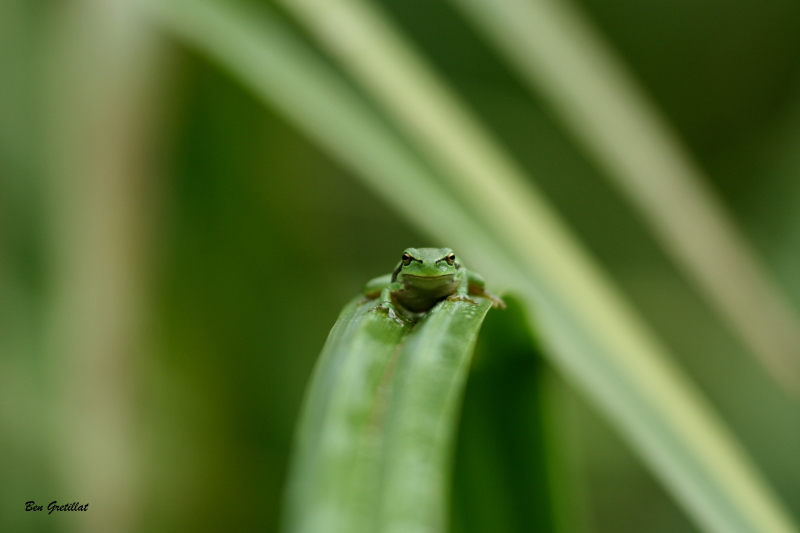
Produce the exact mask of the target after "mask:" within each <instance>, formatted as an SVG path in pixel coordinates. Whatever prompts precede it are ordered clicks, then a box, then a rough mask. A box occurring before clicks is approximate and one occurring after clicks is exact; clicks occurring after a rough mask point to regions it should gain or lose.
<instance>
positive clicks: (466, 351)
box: [284, 300, 491, 533]
mask: <svg viewBox="0 0 800 533" xmlns="http://www.w3.org/2000/svg"><path fill="white" fill-rule="evenodd" d="M376 303H377V302H376V301H373V302H371V303H368V304H363V305H360V304H359V303H358V302H357V301H355V302H352V303H351V304H349V305H348V306H347V307H346V308H345V310H344V311H343V312H342V314H341V315H340V317H339V319H338V320H337V322H336V324H335V325H334V327H333V329H332V330H331V334H330V336H329V337H328V341H327V342H326V344H325V347H324V348H323V350H322V353H321V355H320V359H319V361H318V365H317V368H316V369H315V372H314V376H313V379H312V382H311V385H310V387H309V390H308V393H307V397H306V402H305V406H304V408H303V414H302V416H301V420H300V423H299V426H298V433H297V442H296V446H295V457H294V461H293V466H292V471H291V473H290V481H289V488H288V492H287V500H286V510H285V511H286V514H285V522H284V531H286V532H287V533H306V532H308V533H311V532H316V531H326V532H332V533H335V532H342V533H344V532H347V533H358V532H365V533H367V532H369V533H373V532H375V531H384V532H391V531H398V532H399V531H404V532H405V531H416V530H423V529H424V530H425V531H431V530H432V531H444V530H445V522H446V509H447V501H446V497H445V494H446V491H447V489H448V482H447V480H448V479H449V476H448V474H449V470H448V466H449V457H450V455H451V449H452V444H453V433H454V431H455V427H456V423H457V416H458V412H459V403H460V399H461V394H462V392H463V388H464V382H465V380H466V375H467V371H468V368H469V361H470V358H471V355H472V350H473V347H474V344H475V340H476V338H477V334H478V329H479V328H480V325H481V323H482V321H483V318H484V316H485V315H486V312H487V311H488V309H489V307H491V303H490V302H488V301H486V300H481V301H480V303H479V304H478V305H475V304H472V303H467V302H443V303H441V304H439V305H437V306H436V307H435V308H434V309H433V310H431V311H430V312H429V313H428V314H427V315H426V316H425V317H424V318H423V319H422V320H420V321H419V322H418V323H417V324H413V325H412V324H411V323H410V322H409V323H405V324H400V323H399V322H397V321H395V320H393V319H391V318H388V317H387V316H386V315H385V314H383V313H378V312H373V311H372V309H373V308H374V307H375V305H376ZM409 520H410V521H411V523H410V522H409ZM420 528H422V529H420Z"/></svg>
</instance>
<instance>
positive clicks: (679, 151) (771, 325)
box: [452, 0, 800, 395]
mask: <svg viewBox="0 0 800 533" xmlns="http://www.w3.org/2000/svg"><path fill="white" fill-rule="evenodd" d="M452 1H453V3H454V4H455V5H456V6H458V7H460V8H461V10H462V11H463V12H464V14H466V15H467V16H468V17H469V18H470V19H472V21H473V22H474V24H475V26H476V27H477V28H478V29H480V30H482V31H483V33H484V34H485V36H486V37H487V38H488V40H489V41H490V42H491V43H493V44H494V45H495V46H496V47H497V49H498V50H499V51H500V52H501V53H503V54H504V55H505V57H506V58H507V60H508V61H509V63H510V64H511V65H512V66H513V67H515V68H516V70H517V72H518V73H519V74H520V76H521V78H522V79H523V80H524V81H525V82H526V83H527V84H528V86H529V87H530V88H531V89H532V90H534V91H536V92H537V93H540V94H542V95H543V96H544V97H545V98H546V99H547V101H548V103H549V104H551V108H552V109H553V110H554V111H555V112H556V114H557V116H558V118H559V119H560V120H561V121H562V123H564V124H565V125H566V126H567V128H568V129H569V130H570V131H571V132H572V134H573V135H574V136H575V137H576V138H577V139H578V141H579V142H580V143H581V144H582V145H583V147H584V148H585V150H586V151H587V152H588V154H589V155H591V156H592V157H593V158H594V159H595V161H596V162H597V164H598V165H599V166H600V167H601V168H602V169H603V170H605V172H606V174H607V176H608V177H609V178H610V179H611V181H612V182H613V183H614V184H615V185H616V186H617V187H618V189H619V190H620V191H621V192H622V193H623V194H624V195H625V196H626V197H627V198H628V199H629V200H630V201H631V203H632V204H633V205H634V207H635V208H637V209H638V211H639V214H640V215H641V217H642V220H643V221H644V222H645V224H647V225H648V226H649V227H650V230H651V232H652V233H653V235H654V236H655V237H656V238H657V239H658V240H659V241H660V242H661V245H662V246H663V247H664V248H665V249H666V250H667V252H668V253H669V254H670V256H671V257H672V259H673V260H674V261H675V262H676V264H677V265H678V266H679V267H681V268H682V269H683V271H684V272H685V273H686V275H687V276H688V277H689V278H690V279H691V280H692V281H693V282H694V283H695V284H696V285H697V286H698V288H699V289H700V291H701V292H702V293H703V294H704V295H705V297H706V298H707V299H708V301H709V302H710V303H711V304H712V305H713V306H714V307H715V308H716V309H717V311H718V312H719V313H720V314H721V316H722V317H723V318H724V319H725V320H726V321H727V323H728V325H729V326H730V329H731V331H732V332H733V334H734V335H736V336H738V337H739V339H741V341H742V342H743V343H744V344H745V346H747V347H748V348H749V349H750V351H751V353H752V354H753V355H754V356H756V357H757V358H758V360H759V362H760V363H761V364H762V365H763V366H764V367H765V368H766V369H767V371H768V372H769V373H770V374H771V375H772V377H773V378H774V379H775V380H776V381H777V382H778V383H779V384H781V385H782V386H783V387H784V388H785V389H786V390H787V391H789V392H790V393H793V394H794V395H797V394H798V393H800V317H798V314H797V310H796V309H794V308H793V306H792V304H791V303H790V302H789V300H788V299H787V298H786V297H785V296H784V294H783V293H782V291H781V289H780V287H779V286H778V284H777V283H776V282H775V280H774V279H773V277H772V275H771V274H770V273H769V271H768V269H767V268H766V266H765V265H764V264H763V262H762V261H761V259H760V258H759V257H758V254H757V253H756V251H755V250H754V249H753V248H752V246H751V245H750V244H749V243H748V242H747V239H746V238H745V236H744V235H743V234H742V233H741V231H740V230H739V229H738V228H737V226H736V224H735V222H734V220H733V218H732V217H731V215H730V214H729V213H728V211H727V209H726V208H725V206H724V205H723V203H722V201H721V200H720V199H719V198H718V197H717V195H716V193H715V192H714V191H713V190H712V189H711V188H709V187H708V185H707V183H708V178H707V177H706V176H705V175H704V173H703V171H702V170H701V169H700V168H699V166H698V164H697V163H696V162H695V161H693V160H692V158H691V156H690V155H689V151H688V149H687V148H686V147H685V146H683V145H682V143H681V141H680V139H679V138H678V136H677V135H676V134H675V133H674V132H673V131H672V129H671V128H670V126H669V125H668V124H667V122H666V120H665V119H664V118H662V117H661V116H660V114H659V113H658V111H657V110H656V106H655V105H654V104H653V103H652V102H650V101H649V99H648V97H647V95H646V94H645V92H644V90H642V89H641V88H640V87H639V85H638V84H637V83H636V81H635V79H634V78H633V76H632V75H631V74H630V73H629V72H628V71H627V69H626V68H625V65H624V62H623V61H622V60H621V58H619V57H617V56H616V54H615V53H614V52H613V50H612V48H611V46H610V45H609V44H608V43H607V42H606V41H605V39H604V38H603V37H602V35H600V33H599V32H598V31H596V30H595V28H593V27H592V24H591V22H590V21H589V19H588V18H587V17H586V16H584V14H583V13H581V11H580V8H579V6H578V5H576V4H575V3H574V2H565V1H564V0H537V1H535V2H533V1H527V0H500V1H495V0H452Z"/></svg>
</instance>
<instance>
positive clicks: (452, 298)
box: [446, 294, 478, 305]
mask: <svg viewBox="0 0 800 533" xmlns="http://www.w3.org/2000/svg"><path fill="white" fill-rule="evenodd" d="M446 300H447V301H448V302H469V303H471V304H474V305H478V302H476V301H475V300H473V299H472V298H470V297H469V296H465V295H463V294H451V295H450V296H448V297H447V298H446Z"/></svg>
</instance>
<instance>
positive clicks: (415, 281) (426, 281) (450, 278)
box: [403, 274, 455, 290]
mask: <svg viewBox="0 0 800 533" xmlns="http://www.w3.org/2000/svg"><path fill="white" fill-rule="evenodd" d="M454 278H455V274H443V275H441V276H414V275H411V274H404V275H403V281H404V282H405V283H406V284H407V285H409V286H410V287H416V288H418V289H429V290H438V289H440V288H442V287H446V286H449V285H451V284H452V283H453V282H454Z"/></svg>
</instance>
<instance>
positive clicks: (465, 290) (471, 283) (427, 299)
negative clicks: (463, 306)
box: [364, 248, 505, 321]
mask: <svg viewBox="0 0 800 533" xmlns="http://www.w3.org/2000/svg"><path fill="white" fill-rule="evenodd" d="M364 295H365V296H366V297H367V299H374V298H380V304H378V305H377V306H375V308H374V310H376V311H384V312H386V313H387V314H388V315H389V316H390V317H391V318H393V319H395V320H398V321H401V318H400V317H399V316H398V315H397V312H399V313H400V314H402V315H403V316H405V317H408V318H412V319H417V318H420V317H421V316H423V315H424V314H425V313H427V312H428V311H429V310H430V309H431V308H432V307H433V306H434V305H436V304H437V303H438V302H440V301H442V300H451V301H452V300H455V301H465V302H471V303H473V304H477V302H476V301H475V300H473V299H471V298H470V297H469V296H470V295H472V296H482V297H484V298H488V299H489V300H491V301H492V304H493V305H494V307H503V308H505V303H503V300H501V299H499V298H497V297H495V296H493V295H492V294H490V293H489V292H488V291H486V289H485V283H484V281H483V278H482V277H481V276H479V275H478V274H476V273H475V272H472V271H468V270H467V269H466V268H465V267H464V266H463V265H462V264H461V261H459V260H458V257H456V254H454V253H453V250H451V249H450V248H406V250H405V251H404V252H403V256H402V257H401V258H400V263H398V265H397V268H395V269H394V272H392V273H391V274H386V275H384V276H380V277H378V278H375V279H373V280H370V281H369V282H367V284H366V285H364Z"/></svg>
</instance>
